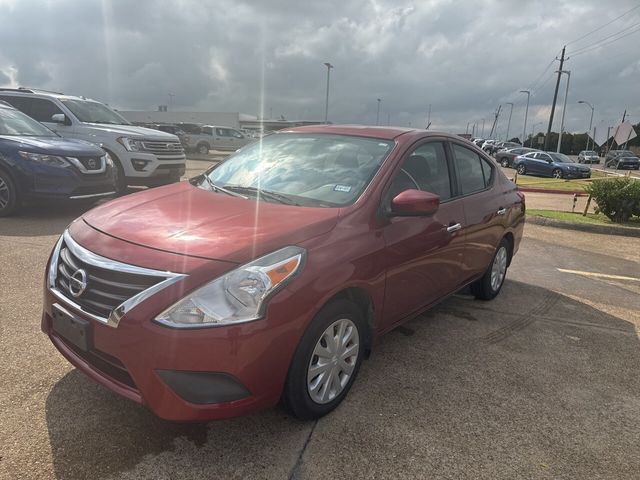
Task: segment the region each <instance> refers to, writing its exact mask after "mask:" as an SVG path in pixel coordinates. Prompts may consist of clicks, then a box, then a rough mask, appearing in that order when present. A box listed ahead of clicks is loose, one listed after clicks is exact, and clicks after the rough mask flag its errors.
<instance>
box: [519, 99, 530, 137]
mask: <svg viewBox="0 0 640 480" xmlns="http://www.w3.org/2000/svg"><path fill="white" fill-rule="evenodd" d="M520 93H526V94H527V108H526V110H525V111H524V127H523V129H522V146H524V140H525V138H527V117H528V116H529V99H530V98H531V90H520Z"/></svg>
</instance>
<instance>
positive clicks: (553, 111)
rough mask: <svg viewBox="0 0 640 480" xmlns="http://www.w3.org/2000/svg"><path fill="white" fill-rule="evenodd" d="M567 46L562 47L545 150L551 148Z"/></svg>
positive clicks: (545, 138)
mask: <svg viewBox="0 0 640 480" xmlns="http://www.w3.org/2000/svg"><path fill="white" fill-rule="evenodd" d="M566 48H567V46H566V45H565V46H564V47H562V55H561V56H560V68H559V69H558V78H557V79H556V90H555V91H554V92H553V103H552V104H551V115H549V126H548V127H547V136H546V137H544V150H545V151H547V150H549V137H550V136H551V126H552V125H553V114H554V113H555V111H556V101H557V100H558V88H559V87H560V77H561V76H562V73H561V72H562V67H563V66H564V51H565V49H566Z"/></svg>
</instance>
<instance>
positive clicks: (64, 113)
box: [0, 88, 186, 191]
mask: <svg viewBox="0 0 640 480" xmlns="http://www.w3.org/2000/svg"><path fill="white" fill-rule="evenodd" d="M0 100H4V101H5V102H7V103H9V104H11V105H12V106H14V107H15V108H17V109H18V110H21V111H22V112H24V113H26V114H27V115H29V116H30V117H32V118H34V119H35V120H37V121H39V122H40V123H43V124H44V125H46V126H47V127H49V128H50V129H51V130H53V131H54V132H56V133H57V134H58V135H60V136H62V137H65V138H75V139H79V140H86V141H89V142H91V143H95V144H96V145H99V146H101V147H102V148H103V149H104V150H105V151H106V152H107V153H108V154H109V155H110V156H111V158H112V160H113V162H114V163H115V165H116V166H117V167H118V175H117V188H118V190H119V191H122V190H124V189H125V187H126V186H127V185H147V186H156V185H164V184H167V183H172V182H176V181H178V180H180V177H181V176H182V175H183V174H184V171H185V164H186V157H185V154H184V149H183V148H182V145H181V144H180V140H179V139H178V137H176V136H175V135H172V134H170V133H166V132H161V131H159V130H152V129H150V128H144V127H136V126H134V125H131V124H130V123H129V122H128V121H127V120H125V119H124V117H122V116H121V115H120V114H119V113H117V112H115V111H114V110H112V109H111V108H109V107H108V106H107V105H105V104H103V103H100V102H97V101H95V100H91V99H88V98H84V97H75V96H70V95H64V94H61V93H54V92H47V91H43V90H35V89H26V88H17V89H11V88H2V89H0Z"/></svg>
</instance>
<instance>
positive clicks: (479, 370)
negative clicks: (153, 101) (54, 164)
mask: <svg viewBox="0 0 640 480" xmlns="http://www.w3.org/2000/svg"><path fill="white" fill-rule="evenodd" d="M207 165H208V164H207V162H203V161H192V162H189V163H188V166H187V169H188V174H195V173H197V172H198V171H201V170H202V169H204V168H206V166H207ZM81 213H82V208H81V207H79V206H67V207H55V208H51V209H50V210H46V209H45V208H42V207H41V208H29V209H27V210H26V211H25V212H24V214H23V215H22V216H19V217H15V218H7V219H1V220H0V269H1V270H0V271H1V274H0V292H2V293H1V294H0V321H1V323H0V326H1V330H0V331H1V335H0V362H1V364H2V366H3V370H2V372H3V373H2V375H1V376H0V409H1V411H2V412H3V414H2V415H0V478H64V479H70V478H105V477H106V478H109V477H111V478H132V479H133V478H172V479H173V478H321V477H322V478H332V477H333V478H357V477H373V478H416V477H450V478H478V477H485V478H497V477H499V478H514V477H523V478H557V477H568V478H586V477H590V478H593V477H604V478H631V477H633V476H635V475H636V473H637V471H638V470H639V469H640V452H638V448H637V432H638V429H639V427H640V381H639V380H638V375H637V372H638V370H639V369H640V349H639V347H640V342H639V338H638V326H639V325H640V314H639V313H638V312H640V295H638V294H639V293H640V280H639V278H638V277H640V275H639V274H638V272H639V271H640V268H639V267H640V254H639V253H638V252H639V251H640V240H639V239H637V238H636V239H632V238H625V237H615V238H611V237H606V236H601V235H592V234H585V233H580V234H579V235H577V234H576V233H575V232H570V231H564V230H557V229H551V228H546V227H538V226H534V225H528V226H527V227H526V229H525V238H524V240H523V243H522V245H521V250H520V252H519V253H518V255H517V256H516V257H515V259H514V262H513V264H512V267H511V268H510V269H509V272H508V274H507V282H506V283H505V286H504V290H503V292H502V293H501V295H500V296H499V297H498V298H497V299H496V300H494V301H492V302H487V303H485V302H478V301H474V300H472V299H471V297H469V296H465V295H458V296H455V297H452V298H450V299H448V300H446V301H445V302H444V303H442V304H441V305H440V306H438V307H437V308H436V309H434V310H432V311H430V312H427V313H426V314H424V315H422V316H420V317H418V318H416V319H415V320H413V321H411V322H409V323H408V324H405V325H404V326H403V327H401V328H398V329H397V330H395V331H394V332H392V333H390V334H389V335H387V336H385V337H383V338H382V339H381V340H380V342H379V343H378V344H377V345H376V346H375V348H374V352H373V354H372V356H371V358H370V359H369V360H368V361H366V362H365V363H364V365H363V368H362V370H361V372H360V375H359V377H358V379H357V381H356V383H355V384H354V387H353V389H352V391H351V393H350V395H349V397H348V398H347V399H346V401H345V402H344V403H343V404H342V405H341V406H340V407H339V408H338V409H337V410H336V411H335V412H334V413H332V414H330V415H329V416H327V417H324V418H322V419H320V420H319V421H317V422H300V421H296V420H293V419H291V418H289V417H287V416H286V415H285V413H284V412H283V411H282V410H281V409H276V410H271V411H266V412H263V413H259V414H256V415H253V416H249V417H245V418H239V419H232V420H227V421H223V422H216V423H210V424H207V425H190V424H187V425H185V424H173V423H167V422H163V421H161V420H158V419H157V418H155V417H154V416H153V415H152V414H150V413H149V412H148V411H147V410H145V409H144V408H141V407H139V406H137V405H135V404H133V403H131V402H129V401H127V400H125V399H122V398H120V397H118V396H116V395H114V394H112V393H111V392H109V391H108V390H106V389H104V388H103V387H101V386H99V385H96V384H94V383H93V382H92V381H90V380H89V379H87V378H86V377H85V376H84V375H83V374H81V373H79V372H78V371H75V370H74V369H73V368H72V367H71V366H70V365H69V364H68V363H67V362H66V361H65V360H64V359H63V358H62V356H61V355H60V354H59V353H58V352H57V351H56V350H55V349H54V347H53V346H52V345H51V344H50V342H49V341H48V340H47V339H46V337H45V335H44V334H42V333H41V332H40V309H41V290H42V283H43V275H44V265H45V263H46V259H47V256H48V254H49V252H50V249H51V248H52V246H53V244H54V242H55V240H56V239H57V236H58V235H59V234H60V233H61V232H62V230H63V229H64V228H65V226H66V225H67V224H68V223H69V222H70V221H71V220H72V219H73V218H75V217H76V216H78V215H79V214H81ZM559 269H561V270H559Z"/></svg>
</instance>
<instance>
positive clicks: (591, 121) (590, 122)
mask: <svg viewBox="0 0 640 480" xmlns="http://www.w3.org/2000/svg"><path fill="white" fill-rule="evenodd" d="M578 103H584V104H585V105H589V107H591V120H589V131H588V132H587V148H586V150H589V135H591V125H593V110H594V108H593V105H591V104H590V103H589V102H585V101H584V100H578Z"/></svg>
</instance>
